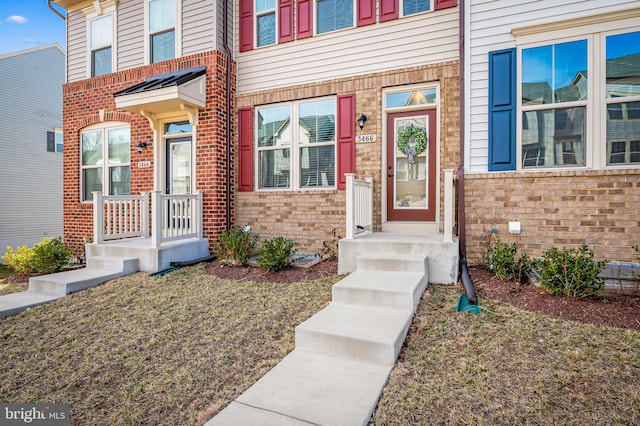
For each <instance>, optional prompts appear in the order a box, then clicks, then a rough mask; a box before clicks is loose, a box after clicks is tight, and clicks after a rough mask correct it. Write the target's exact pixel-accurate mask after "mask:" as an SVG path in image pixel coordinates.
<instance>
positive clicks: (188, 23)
mask: <svg viewBox="0 0 640 426" xmlns="http://www.w3.org/2000/svg"><path fill="white" fill-rule="evenodd" d="M216 3H217V2H209V1H205V2H203V1H200V0H183V2H182V55H184V56H187V55H191V54H194V53H200V52H207V51H210V50H213V49H214V48H215V43H214V42H215V40H214V34H215V31H216V25H215V24H216V20H215V18H214V17H215V10H214V6H215V4H216Z"/></svg>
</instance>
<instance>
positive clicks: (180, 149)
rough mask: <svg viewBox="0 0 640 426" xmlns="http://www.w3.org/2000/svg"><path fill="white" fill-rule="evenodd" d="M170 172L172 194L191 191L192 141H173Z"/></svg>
mask: <svg viewBox="0 0 640 426" xmlns="http://www.w3.org/2000/svg"><path fill="white" fill-rule="evenodd" d="M169 173H170V180H169V183H170V187H169V192H170V193H171V194H190V193H191V142H171V145H170V153H169Z"/></svg>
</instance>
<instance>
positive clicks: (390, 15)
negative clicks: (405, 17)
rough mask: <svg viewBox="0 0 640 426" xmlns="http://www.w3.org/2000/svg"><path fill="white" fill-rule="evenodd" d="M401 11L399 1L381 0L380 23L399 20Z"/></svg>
mask: <svg viewBox="0 0 640 426" xmlns="http://www.w3.org/2000/svg"><path fill="white" fill-rule="evenodd" d="M399 10H400V7H399V6H398V0H380V22H385V21H390V20H392V19H398V16H400V14H399Z"/></svg>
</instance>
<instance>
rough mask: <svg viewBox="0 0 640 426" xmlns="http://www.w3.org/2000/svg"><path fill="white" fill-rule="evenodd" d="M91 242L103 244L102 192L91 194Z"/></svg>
mask: <svg viewBox="0 0 640 426" xmlns="http://www.w3.org/2000/svg"><path fill="white" fill-rule="evenodd" d="M93 242H94V243H96V244H101V243H102V242H104V206H103V201H102V192H99V191H94V192H93Z"/></svg>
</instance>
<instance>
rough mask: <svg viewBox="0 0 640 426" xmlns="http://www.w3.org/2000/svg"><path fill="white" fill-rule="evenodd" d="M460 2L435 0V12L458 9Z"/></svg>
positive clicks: (455, 0) (456, 0)
mask: <svg viewBox="0 0 640 426" xmlns="http://www.w3.org/2000/svg"><path fill="white" fill-rule="evenodd" d="M457 5H458V0H435V5H434V7H433V10H440V9H448V8H450V7H456V6H457Z"/></svg>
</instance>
